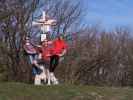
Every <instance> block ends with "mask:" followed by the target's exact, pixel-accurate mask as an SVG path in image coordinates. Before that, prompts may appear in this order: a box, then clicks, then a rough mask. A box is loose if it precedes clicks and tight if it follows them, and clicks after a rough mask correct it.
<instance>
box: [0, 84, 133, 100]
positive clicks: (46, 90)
mask: <svg viewBox="0 0 133 100" xmlns="http://www.w3.org/2000/svg"><path fill="white" fill-rule="evenodd" d="M0 100H133V88H129V87H124V88H118V87H97V86H74V85H58V86H46V85H45V86H34V85H29V84H23V83H0Z"/></svg>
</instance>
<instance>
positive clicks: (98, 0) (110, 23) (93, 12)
mask: <svg viewBox="0 0 133 100" xmlns="http://www.w3.org/2000/svg"><path fill="white" fill-rule="evenodd" d="M83 1H84V2H83V3H84V7H85V8H84V9H85V11H86V17H85V21H86V22H87V23H88V24H96V23H98V24H101V25H102V26H103V27H105V28H106V29H112V28H114V27H116V26H129V27H133V0H83Z"/></svg>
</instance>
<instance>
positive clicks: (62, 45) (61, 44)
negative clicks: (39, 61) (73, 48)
mask: <svg viewBox="0 0 133 100" xmlns="http://www.w3.org/2000/svg"><path fill="white" fill-rule="evenodd" d="M64 49H67V44H66V42H65V41H64V40H59V39H57V40H55V41H53V48H52V54H53V55H59V54H61V53H62V52H63V50H64Z"/></svg>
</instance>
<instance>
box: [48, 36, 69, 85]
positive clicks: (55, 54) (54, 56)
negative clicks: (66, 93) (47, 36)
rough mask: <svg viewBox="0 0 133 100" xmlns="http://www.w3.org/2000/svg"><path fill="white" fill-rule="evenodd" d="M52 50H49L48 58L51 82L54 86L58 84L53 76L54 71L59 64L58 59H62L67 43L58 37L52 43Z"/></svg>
mask: <svg viewBox="0 0 133 100" xmlns="http://www.w3.org/2000/svg"><path fill="white" fill-rule="evenodd" d="M52 45H53V48H51V56H50V68H49V71H50V76H51V77H53V79H52V80H53V81H54V82H55V84H58V81H57V79H56V78H55V76H54V71H55V69H56V67H57V66H58V64H59V60H60V57H62V56H63V55H64V54H65V53H66V50H67V43H66V42H65V41H64V40H63V37H62V36H58V37H57V39H55V40H54V41H53V42H52Z"/></svg>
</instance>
